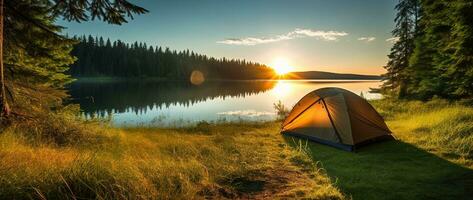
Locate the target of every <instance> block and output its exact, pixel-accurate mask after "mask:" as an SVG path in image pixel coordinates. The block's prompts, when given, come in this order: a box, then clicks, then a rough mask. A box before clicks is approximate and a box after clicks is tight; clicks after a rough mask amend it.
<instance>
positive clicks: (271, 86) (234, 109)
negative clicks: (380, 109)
mask: <svg viewBox="0 0 473 200" xmlns="http://www.w3.org/2000/svg"><path fill="white" fill-rule="evenodd" d="M380 84H381V82H380V81H361V80H360V81H356V80H355V81H353V80H350V81H347V80H271V81H206V82H204V83H202V84H200V85H193V84H191V83H189V82H185V81H105V82H94V81H87V82H85V81H82V82H81V81H78V82H75V83H73V84H71V85H70V86H69V92H70V94H71V101H72V103H77V104H80V106H81V109H82V113H83V115H84V116H85V117H86V118H91V117H109V118H111V122H112V124H113V125H114V126H119V127H124V126H162V127H169V126H171V127H173V126H185V125H190V124H194V123H196V122H199V121H202V120H205V121H235V120H250V121H264V120H273V119H275V117H276V115H275V110H274V108H273V103H275V102H278V101H282V102H283V103H284V104H285V105H286V106H288V107H290V108H291V107H292V106H293V105H294V104H296V103H297V101H298V100H299V99H300V98H302V97H303V96H304V95H305V94H307V93H308V92H310V91H313V90H315V89H318V88H323V87H340V88H344V89H347V90H350V91H352V92H354V93H356V94H361V93H363V96H364V97H365V98H367V99H376V98H380V97H381V95H380V94H372V93H369V90H370V88H376V87H378V86H379V85H380Z"/></svg>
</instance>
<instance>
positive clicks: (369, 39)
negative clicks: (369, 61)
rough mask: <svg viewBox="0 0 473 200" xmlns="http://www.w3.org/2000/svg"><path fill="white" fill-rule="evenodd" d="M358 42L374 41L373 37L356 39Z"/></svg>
mask: <svg viewBox="0 0 473 200" xmlns="http://www.w3.org/2000/svg"><path fill="white" fill-rule="evenodd" d="M358 40H359V41H366V42H373V41H374V40H376V38H375V37H360V38H358Z"/></svg>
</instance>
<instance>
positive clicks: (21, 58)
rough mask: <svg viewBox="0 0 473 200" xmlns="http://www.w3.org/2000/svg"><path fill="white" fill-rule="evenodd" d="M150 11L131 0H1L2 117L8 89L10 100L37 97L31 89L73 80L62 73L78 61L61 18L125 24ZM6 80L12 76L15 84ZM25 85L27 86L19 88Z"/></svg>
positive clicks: (55, 86) (7, 108)
mask: <svg viewBox="0 0 473 200" xmlns="http://www.w3.org/2000/svg"><path fill="white" fill-rule="evenodd" d="M145 12H147V10H145V9H143V8H141V7H139V6H136V5H134V4H132V3H129V2H128V1H127V0H114V1H111V0H81V1H66V0H54V1H48V0H15V1H14V2H13V1H6V2H4V0H0V49H2V50H3V52H1V51H0V76H1V77H0V85H1V86H0V87H1V92H0V95H1V97H0V107H1V109H2V116H7V115H8V114H9V113H10V109H9V105H8V101H7V91H10V92H9V94H10V95H9V96H10V98H14V96H15V95H16V94H18V95H17V96H22V95H23V96H28V97H30V99H34V97H37V95H32V94H31V93H30V92H29V91H36V90H37V89H31V88H32V87H33V86H35V87H43V88H46V89H55V88H60V87H61V86H62V85H63V84H64V83H66V82H67V81H68V80H70V78H69V77H68V76H67V75H64V74H63V73H62V72H63V71H65V70H66V69H67V65H68V64H70V63H72V62H73V58H72V57H71V56H69V55H68V53H69V51H70V50H71V45H72V43H73V41H72V40H69V39H66V38H65V37H64V36H60V35H59V33H60V31H61V27H59V26H56V25H54V21H55V19H56V18H57V17H58V16H63V17H64V18H65V19H67V20H74V21H78V22H80V21H87V20H94V19H99V20H103V21H106V22H108V23H112V24H122V23H125V22H127V19H126V18H127V17H130V18H132V17H133V14H143V13H145ZM4 59H5V62H4ZM4 64H5V68H6V69H7V70H4ZM5 78H6V79H9V80H10V81H9V82H10V83H11V84H9V86H6V84H5ZM19 85H23V87H22V88H18V89H19V90H17V91H16V92H15V91H13V89H17V88H16V87H17V86H19ZM26 88H30V89H29V90H28V89H26ZM48 93H51V92H48ZM43 94H46V92H45V93H43ZM38 99H40V98H38Z"/></svg>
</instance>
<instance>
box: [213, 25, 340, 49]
mask: <svg viewBox="0 0 473 200" xmlns="http://www.w3.org/2000/svg"><path fill="white" fill-rule="evenodd" d="M347 35H348V33H346V32H340V31H320V30H312V29H300V28H298V29H295V30H294V31H291V32H289V33H286V34H282V35H275V36H270V37H246V38H228V39H225V40H222V41H217V43H219V44H228V45H246V46H252V45H257V44H266V43H272V42H279V41H284V40H292V39H295V38H305V37H313V38H316V39H321V40H326V41H334V40H338V38H340V37H343V36H347Z"/></svg>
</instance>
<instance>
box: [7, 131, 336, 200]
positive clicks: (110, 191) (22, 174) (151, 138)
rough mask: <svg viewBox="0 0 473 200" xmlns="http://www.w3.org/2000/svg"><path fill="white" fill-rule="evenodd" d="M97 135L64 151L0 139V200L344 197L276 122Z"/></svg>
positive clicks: (15, 137)
mask: <svg viewBox="0 0 473 200" xmlns="http://www.w3.org/2000/svg"><path fill="white" fill-rule="evenodd" d="M96 132H99V133H98V134H93V133H92V134H90V135H86V136H85V138H84V142H72V143H63V144H61V145H58V143H57V142H49V143H47V142H44V140H47V139H40V141H41V140H43V142H37V141H31V140H30V139H28V137H19V135H22V134H19V133H17V132H15V131H14V130H7V131H6V132H5V133H3V134H1V135H0V163H1V164H0V199H11V198H13V199H24V198H40V199H41V198H44V199H63V198H66V197H67V198H69V199H80V198H98V199H169V198H177V199H194V198H205V197H209V198H248V197H251V198H264V197H287V198H295V197H301V198H302V197H304V198H315V199H341V198H342V195H341V193H340V192H339V191H338V190H337V189H336V188H334V187H333V186H332V184H331V181H330V179H329V178H328V177H327V176H326V175H325V174H324V173H322V172H321V171H319V170H318V169H317V168H316V167H315V165H314V164H313V163H312V162H311V160H310V158H309V157H308V156H307V155H306V154H304V153H303V151H301V150H298V149H296V148H291V147H289V145H287V144H286V143H285V141H284V140H283V138H282V137H281V136H280V135H279V134H278V124H276V123H261V124H253V123H233V124H222V125H212V124H207V123H200V124H198V125H197V126H195V127H193V128H182V129H156V128H153V129H148V128H132V129H121V130H120V129H109V130H105V131H104V130H101V129H100V128H99V129H97V130H96ZM79 139H80V138H79ZM53 141H54V140H53Z"/></svg>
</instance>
